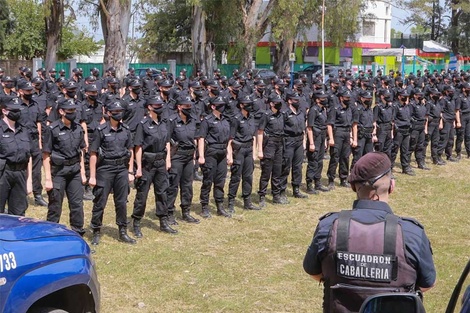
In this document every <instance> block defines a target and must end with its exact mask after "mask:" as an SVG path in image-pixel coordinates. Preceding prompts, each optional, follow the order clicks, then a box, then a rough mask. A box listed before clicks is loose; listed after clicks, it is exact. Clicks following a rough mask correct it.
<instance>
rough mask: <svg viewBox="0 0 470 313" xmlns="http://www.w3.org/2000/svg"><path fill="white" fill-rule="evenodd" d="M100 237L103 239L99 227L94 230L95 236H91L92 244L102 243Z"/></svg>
mask: <svg viewBox="0 0 470 313" xmlns="http://www.w3.org/2000/svg"><path fill="white" fill-rule="evenodd" d="M100 239H101V232H100V230H99V229H94V230H93V237H92V238H91V244H92V245H93V246H97V245H99V244H100Z"/></svg>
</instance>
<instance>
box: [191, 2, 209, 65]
mask: <svg viewBox="0 0 470 313" xmlns="http://www.w3.org/2000/svg"><path fill="white" fill-rule="evenodd" d="M191 44H192V47H193V65H194V71H193V72H194V73H195V72H196V70H198V69H200V70H202V71H203V72H204V73H205V74H208V73H207V71H208V70H209V64H208V63H209V58H208V54H207V51H208V49H210V46H208V47H206V44H207V34H206V13H205V12H204V9H203V8H202V6H200V5H195V6H193V22H192V27H191Z"/></svg>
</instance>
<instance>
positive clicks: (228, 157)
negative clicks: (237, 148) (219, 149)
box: [227, 156, 233, 165]
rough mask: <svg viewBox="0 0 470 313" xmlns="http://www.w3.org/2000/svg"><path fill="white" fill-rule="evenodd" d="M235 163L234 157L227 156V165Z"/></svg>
mask: <svg viewBox="0 0 470 313" xmlns="http://www.w3.org/2000/svg"><path fill="white" fill-rule="evenodd" d="M232 164H233V157H231V156H227V165H232Z"/></svg>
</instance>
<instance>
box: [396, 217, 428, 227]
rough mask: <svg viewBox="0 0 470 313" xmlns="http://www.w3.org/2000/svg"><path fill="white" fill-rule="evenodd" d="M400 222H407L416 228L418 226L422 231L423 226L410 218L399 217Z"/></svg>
mask: <svg viewBox="0 0 470 313" xmlns="http://www.w3.org/2000/svg"><path fill="white" fill-rule="evenodd" d="M401 219H402V220H404V221H408V222H411V223H413V224H415V225H416V226H419V227H420V228H421V229H424V226H423V225H422V224H421V223H420V222H418V221H417V220H415V219H414V218H411V217H401Z"/></svg>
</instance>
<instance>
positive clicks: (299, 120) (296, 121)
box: [281, 92, 307, 202]
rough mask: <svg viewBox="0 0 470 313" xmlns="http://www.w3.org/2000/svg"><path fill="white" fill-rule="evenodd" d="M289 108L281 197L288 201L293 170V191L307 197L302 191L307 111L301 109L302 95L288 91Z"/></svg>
mask: <svg viewBox="0 0 470 313" xmlns="http://www.w3.org/2000/svg"><path fill="white" fill-rule="evenodd" d="M286 100H287V105H288V108H287V110H286V111H284V112H283V114H284V137H285V139H284V140H285V145H284V155H283V161H282V174H281V197H282V198H284V199H285V201H286V202H288V200H287V196H286V189H287V177H288V176H289V172H291V171H292V178H291V180H292V193H293V196H294V197H295V198H301V199H304V198H307V195H305V194H303V193H301V192H300V184H301V183H302V164H303V159H304V138H305V133H304V131H305V120H306V114H305V113H306V112H305V111H304V110H302V109H301V107H300V105H301V102H300V100H301V99H300V97H299V96H298V94H297V93H294V92H289V93H286Z"/></svg>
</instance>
